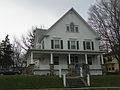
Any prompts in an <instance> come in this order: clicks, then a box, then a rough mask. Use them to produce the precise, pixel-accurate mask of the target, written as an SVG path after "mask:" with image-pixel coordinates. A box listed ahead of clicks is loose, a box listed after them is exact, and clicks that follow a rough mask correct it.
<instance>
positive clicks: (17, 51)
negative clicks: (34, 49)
mask: <svg viewBox="0 0 120 90" xmlns="http://www.w3.org/2000/svg"><path fill="white" fill-rule="evenodd" d="M19 42H20V41H19V40H18V39H17V38H16V37H14V41H13V44H12V47H13V52H14V55H13V60H14V67H23V63H25V62H26V60H25V58H24V56H25V53H24V51H23V48H22V47H21V45H20V43H19Z"/></svg>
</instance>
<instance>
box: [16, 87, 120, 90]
mask: <svg viewBox="0 0 120 90" xmlns="http://www.w3.org/2000/svg"><path fill="white" fill-rule="evenodd" d="M97 88H99V89H100V88H101V89H102V88H103V89H110V88H111V89H113V90H114V89H119V90H120V87H85V88H47V89H17V90H70V89H72V90H73V89H74V90H75V89H76V90H89V89H97Z"/></svg>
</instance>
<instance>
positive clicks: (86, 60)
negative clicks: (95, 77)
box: [84, 54, 89, 75]
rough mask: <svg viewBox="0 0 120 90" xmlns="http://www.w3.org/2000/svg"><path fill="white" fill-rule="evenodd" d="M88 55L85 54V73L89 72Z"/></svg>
mask: <svg viewBox="0 0 120 90" xmlns="http://www.w3.org/2000/svg"><path fill="white" fill-rule="evenodd" d="M87 57H88V55H87V54H85V66H84V70H85V74H86V75H87V74H89V65H88V59H87Z"/></svg>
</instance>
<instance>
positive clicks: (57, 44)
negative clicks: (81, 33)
mask: <svg viewBox="0 0 120 90" xmlns="http://www.w3.org/2000/svg"><path fill="white" fill-rule="evenodd" d="M51 49H63V40H60V39H55V40H51Z"/></svg>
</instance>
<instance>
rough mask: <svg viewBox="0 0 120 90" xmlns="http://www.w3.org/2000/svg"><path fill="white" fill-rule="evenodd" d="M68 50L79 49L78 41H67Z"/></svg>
mask: <svg viewBox="0 0 120 90" xmlns="http://www.w3.org/2000/svg"><path fill="white" fill-rule="evenodd" d="M68 49H79V41H76V40H69V41H68Z"/></svg>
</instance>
